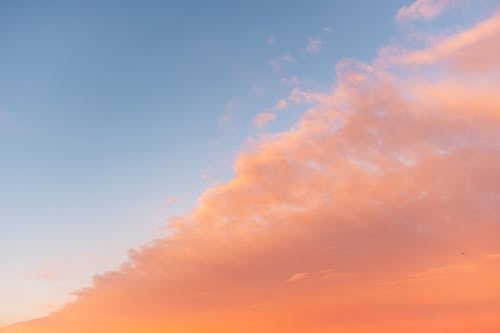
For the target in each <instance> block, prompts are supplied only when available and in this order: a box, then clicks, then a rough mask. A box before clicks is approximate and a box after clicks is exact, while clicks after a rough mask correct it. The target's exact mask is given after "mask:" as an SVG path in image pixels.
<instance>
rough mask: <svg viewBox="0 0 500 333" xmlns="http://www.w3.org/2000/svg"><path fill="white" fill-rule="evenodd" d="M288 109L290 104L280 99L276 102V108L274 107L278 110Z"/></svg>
mask: <svg viewBox="0 0 500 333" xmlns="http://www.w3.org/2000/svg"><path fill="white" fill-rule="evenodd" d="M287 107H288V102H287V101H286V99H280V100H279V101H278V102H276V106H275V107H274V108H275V109H276V110H284V109H286V108H287Z"/></svg>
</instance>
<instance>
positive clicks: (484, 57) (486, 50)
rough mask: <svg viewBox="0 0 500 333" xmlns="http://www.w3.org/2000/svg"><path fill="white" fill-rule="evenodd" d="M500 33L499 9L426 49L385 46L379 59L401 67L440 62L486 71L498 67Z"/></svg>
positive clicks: (446, 64)
mask: <svg viewBox="0 0 500 333" xmlns="http://www.w3.org/2000/svg"><path fill="white" fill-rule="evenodd" d="M499 34H500V12H497V13H496V14H495V15H494V16H493V17H491V18H489V19H487V20H484V21H482V22H480V23H478V24H476V25H475V26H474V27H473V28H471V29H467V30H465V31H462V32H459V33H455V34H453V35H449V36H446V37H442V38H439V39H437V40H433V41H432V42H431V44H430V45H429V46H428V47H426V48H425V49H420V50H407V49H404V48H400V47H394V46H391V47H386V48H384V49H383V50H382V51H381V53H380V54H381V57H380V61H387V62H388V63H390V64H398V65H401V66H422V65H435V64H441V65H443V66H444V67H446V68H451V69H453V70H460V71H469V72H472V71H475V72H483V73H485V72H489V71H490V70H498V66H497V64H498V60H497V59H498V58H499V57H500V46H499V43H498V35H499Z"/></svg>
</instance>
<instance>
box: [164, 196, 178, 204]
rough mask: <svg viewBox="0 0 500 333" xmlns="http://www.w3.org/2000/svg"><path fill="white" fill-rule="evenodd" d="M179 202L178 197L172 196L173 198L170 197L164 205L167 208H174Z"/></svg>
mask: <svg viewBox="0 0 500 333" xmlns="http://www.w3.org/2000/svg"><path fill="white" fill-rule="evenodd" d="M177 200H178V198H177V197H176V196H171V197H168V198H167V199H165V201H164V202H163V205H164V206H165V207H170V206H172V205H173V204H174V203H176V202H177Z"/></svg>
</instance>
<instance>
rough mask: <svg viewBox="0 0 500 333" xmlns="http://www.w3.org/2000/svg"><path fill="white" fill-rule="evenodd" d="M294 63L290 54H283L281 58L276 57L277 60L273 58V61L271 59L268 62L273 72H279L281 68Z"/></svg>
mask: <svg viewBox="0 0 500 333" xmlns="http://www.w3.org/2000/svg"><path fill="white" fill-rule="evenodd" d="M294 61H295V59H294V58H293V56H292V54H290V53H285V54H284V55H282V56H281V57H278V58H275V59H271V60H270V61H269V65H270V66H271V67H272V68H273V69H274V70H276V71H279V70H281V68H282V67H283V65H285V64H289V63H292V62H294Z"/></svg>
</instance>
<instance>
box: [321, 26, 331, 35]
mask: <svg viewBox="0 0 500 333" xmlns="http://www.w3.org/2000/svg"><path fill="white" fill-rule="evenodd" d="M323 31H324V32H326V33H328V34H329V33H331V32H332V31H333V28H332V27H330V26H327V27H324V28H323Z"/></svg>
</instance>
